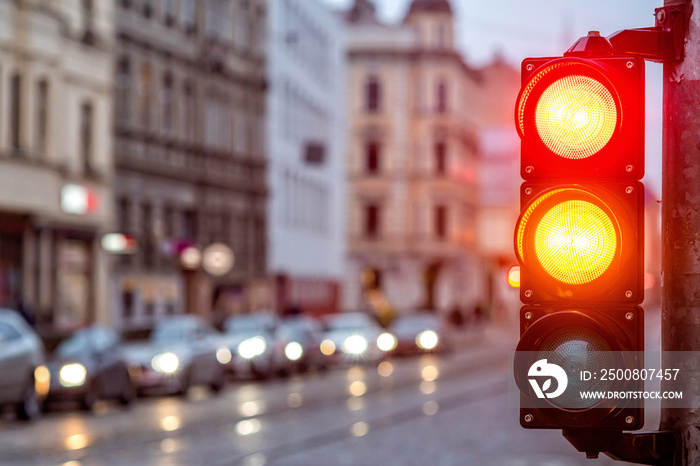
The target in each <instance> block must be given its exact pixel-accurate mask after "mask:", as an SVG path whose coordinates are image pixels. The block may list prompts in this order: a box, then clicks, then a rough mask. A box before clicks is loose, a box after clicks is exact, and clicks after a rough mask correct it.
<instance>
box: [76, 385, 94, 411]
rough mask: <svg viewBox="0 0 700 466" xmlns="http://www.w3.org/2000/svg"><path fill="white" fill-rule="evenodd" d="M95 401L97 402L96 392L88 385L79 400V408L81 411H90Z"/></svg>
mask: <svg viewBox="0 0 700 466" xmlns="http://www.w3.org/2000/svg"><path fill="white" fill-rule="evenodd" d="M95 403H97V393H95V389H94V388H93V387H88V388H87V390H86V391H85V395H83V399H82V400H81V402H80V408H81V409H82V410H83V411H92V408H94V407H95Z"/></svg>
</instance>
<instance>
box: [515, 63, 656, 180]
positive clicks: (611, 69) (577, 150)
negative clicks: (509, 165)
mask: <svg viewBox="0 0 700 466" xmlns="http://www.w3.org/2000/svg"><path fill="white" fill-rule="evenodd" d="M522 82H523V87H522V90H521V91H520V95H519V96H518V101H517V104H516V111H515V119H516V127H517V129H518V132H519V134H520V137H521V138H522V158H521V162H522V163H521V174H522V177H523V178H524V179H526V180H536V179H544V178H552V179H554V178H565V177H567V176H570V175H573V176H575V177H576V178H578V179H589V180H603V179H625V180H639V179H641V178H642V177H643V176H644V139H643V138H639V137H638V135H639V134H643V132H644V94H643V93H644V86H643V83H644V61H643V60H641V59H636V58H630V57H625V58H622V57H612V58H600V59H581V58H575V57H565V58H557V59H547V58H534V59H533V58H529V59H526V60H524V61H523V71H522Z"/></svg>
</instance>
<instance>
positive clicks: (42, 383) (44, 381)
mask: <svg viewBox="0 0 700 466" xmlns="http://www.w3.org/2000/svg"><path fill="white" fill-rule="evenodd" d="M50 386H51V372H50V371H49V369H48V368H47V367H46V366H44V365H40V366H37V368H36V369H34V390H35V391H36V393H37V394H38V395H39V396H46V395H47V394H48V393H49V387H50Z"/></svg>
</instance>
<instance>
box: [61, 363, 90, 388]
mask: <svg viewBox="0 0 700 466" xmlns="http://www.w3.org/2000/svg"><path fill="white" fill-rule="evenodd" d="M86 378H87V370H85V366H83V365H82V364H80V363H77V362H74V363H71V364H64V365H63V366H62V367H61V370H60V371H58V382H59V383H60V384H61V385H63V386H64V387H79V386H81V385H82V384H84V383H85V379H86Z"/></svg>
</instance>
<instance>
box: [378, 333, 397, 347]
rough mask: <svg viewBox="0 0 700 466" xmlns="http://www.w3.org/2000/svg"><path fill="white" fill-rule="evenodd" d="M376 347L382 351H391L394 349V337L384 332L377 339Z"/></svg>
mask: <svg viewBox="0 0 700 466" xmlns="http://www.w3.org/2000/svg"><path fill="white" fill-rule="evenodd" d="M377 347H378V348H379V349H380V350H382V351H391V350H393V349H394V348H396V337H395V336H394V335H392V334H391V333H389V332H384V333H382V334H381V335H379V336H378V337H377Z"/></svg>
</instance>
